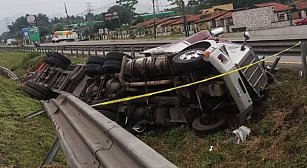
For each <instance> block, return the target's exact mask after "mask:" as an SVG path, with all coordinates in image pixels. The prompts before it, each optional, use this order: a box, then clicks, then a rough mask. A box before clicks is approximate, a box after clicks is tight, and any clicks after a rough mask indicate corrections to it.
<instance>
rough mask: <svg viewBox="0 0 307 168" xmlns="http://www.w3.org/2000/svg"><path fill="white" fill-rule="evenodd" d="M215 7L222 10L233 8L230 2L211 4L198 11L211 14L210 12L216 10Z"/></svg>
mask: <svg viewBox="0 0 307 168" xmlns="http://www.w3.org/2000/svg"><path fill="white" fill-rule="evenodd" d="M217 9H219V10H223V11H230V10H233V4H232V3H231V4H224V5H217V6H212V7H211V8H209V9H203V10H200V13H202V14H209V15H211V14H212V13H214V12H216V10H217Z"/></svg>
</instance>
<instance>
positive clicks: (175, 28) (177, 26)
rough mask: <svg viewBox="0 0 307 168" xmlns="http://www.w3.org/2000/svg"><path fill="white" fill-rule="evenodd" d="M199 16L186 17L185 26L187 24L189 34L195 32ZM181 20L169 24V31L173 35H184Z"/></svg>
mask: <svg viewBox="0 0 307 168" xmlns="http://www.w3.org/2000/svg"><path fill="white" fill-rule="evenodd" d="M200 17H201V14H199V15H188V16H187V24H188V31H190V33H189V34H194V32H196V31H197V30H196V26H195V22H196V21H198V20H200ZM183 23H184V21H183V18H180V19H179V20H177V21H176V22H174V23H171V24H170V26H171V31H172V33H173V34H183V33H184V27H183Z"/></svg>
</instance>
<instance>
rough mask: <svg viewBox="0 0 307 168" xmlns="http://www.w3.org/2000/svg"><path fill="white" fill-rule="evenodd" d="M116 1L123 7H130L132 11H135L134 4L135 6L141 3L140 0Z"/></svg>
mask: <svg viewBox="0 0 307 168" xmlns="http://www.w3.org/2000/svg"><path fill="white" fill-rule="evenodd" d="M116 3H117V4H118V5H121V6H123V7H126V8H129V9H131V10H132V11H135V7H134V6H135V5H136V4H137V3H139V1H138V0H116Z"/></svg>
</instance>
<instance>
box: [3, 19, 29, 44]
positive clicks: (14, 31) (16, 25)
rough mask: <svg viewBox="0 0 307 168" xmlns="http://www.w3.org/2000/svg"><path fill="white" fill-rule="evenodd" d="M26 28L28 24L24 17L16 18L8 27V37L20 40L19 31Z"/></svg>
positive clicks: (20, 33) (20, 34)
mask: <svg viewBox="0 0 307 168" xmlns="http://www.w3.org/2000/svg"><path fill="white" fill-rule="evenodd" d="M28 26H29V24H28V22H27V19H26V17H25V16H22V17H19V18H17V19H16V20H15V22H13V23H12V25H9V26H8V29H9V30H10V37H11V38H17V39H21V38H22V32H21V29H22V28H24V27H28Z"/></svg>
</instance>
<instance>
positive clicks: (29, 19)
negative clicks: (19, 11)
mask: <svg viewBox="0 0 307 168" xmlns="http://www.w3.org/2000/svg"><path fill="white" fill-rule="evenodd" d="M26 18H27V22H28V23H29V24H31V25H33V24H36V16H35V15H31V14H27V15H26Z"/></svg>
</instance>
